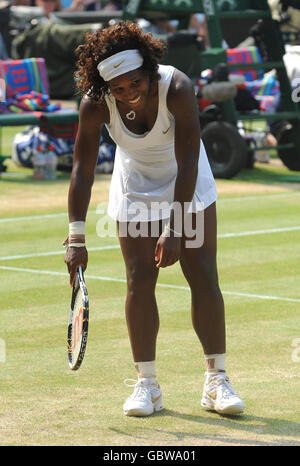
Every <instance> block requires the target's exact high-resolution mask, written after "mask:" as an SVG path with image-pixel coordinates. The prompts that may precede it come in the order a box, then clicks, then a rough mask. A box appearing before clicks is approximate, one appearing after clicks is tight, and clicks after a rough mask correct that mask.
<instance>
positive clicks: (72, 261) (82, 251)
mask: <svg viewBox="0 0 300 466" xmlns="http://www.w3.org/2000/svg"><path fill="white" fill-rule="evenodd" d="M65 263H66V264H67V267H68V272H69V274H70V285H71V286H73V285H74V281H75V277H76V272H77V269H78V267H79V266H81V267H82V270H83V271H85V270H86V267H87V263H88V252H87V249H86V247H85V246H82V247H80V248H77V247H72V246H69V247H68V249H67V252H66V254H65Z"/></svg>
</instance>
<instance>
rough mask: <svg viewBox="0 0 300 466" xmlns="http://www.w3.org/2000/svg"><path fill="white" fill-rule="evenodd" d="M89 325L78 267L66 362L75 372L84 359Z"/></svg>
mask: <svg viewBox="0 0 300 466" xmlns="http://www.w3.org/2000/svg"><path fill="white" fill-rule="evenodd" d="M88 325H89V297H88V293H87V289H86V285H85V281H84V276H83V271H82V268H81V267H78V270H77V273H76V278H75V282H74V285H73V290H72V299H71V310H70V316H69V323H68V361H69V366H70V368H71V369H72V370H73V371H75V370H77V369H78V368H79V367H80V365H81V363H82V360H83V358H84V353H85V349H86V344H87V336H88Z"/></svg>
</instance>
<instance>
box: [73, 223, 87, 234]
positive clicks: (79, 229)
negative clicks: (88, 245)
mask: <svg viewBox="0 0 300 466" xmlns="http://www.w3.org/2000/svg"><path fill="white" fill-rule="evenodd" d="M69 235H70V236H71V235H85V222H71V223H69Z"/></svg>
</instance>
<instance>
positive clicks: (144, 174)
mask: <svg viewBox="0 0 300 466" xmlns="http://www.w3.org/2000/svg"><path fill="white" fill-rule="evenodd" d="M174 70H175V68H174V67H173V66H165V65H160V66H159V74H160V76H161V79H160V80H159V81H158V86H159V100H158V102H159V103H158V105H159V107H158V113H157V119H156V122H155V124H154V126H153V128H152V129H151V131H149V132H147V133H145V134H143V135H139V134H135V133H132V132H131V131H129V130H128V129H127V128H126V126H125V124H124V123H123V121H122V118H121V116H120V114H119V111H118V108H117V105H116V100H115V98H114V97H113V96H112V95H111V94H110V95H107V96H106V97H105V99H106V103H107V106H108V109H109V113H110V123H109V124H108V125H106V127H107V129H108V131H109V134H110V136H111V138H112V139H113V140H114V141H115V143H116V145H117V148H116V154H115V162H114V170H113V174H112V179H111V185H110V194H109V203H108V215H110V216H111V217H112V218H113V219H115V220H119V221H133V220H136V221H156V220H159V219H162V218H168V217H169V216H170V209H171V205H172V202H173V199H174V188H175V181H176V176H177V170H178V169H177V162H176V157H175V150H174V131H175V120H174V117H173V116H172V114H171V113H170V112H169V110H168V108H167V93H168V89H169V86H170V83H171V80H172V76H173V73H174ZM216 199H217V192H216V184H215V180H214V178H213V174H212V172H211V169H210V165H209V162H208V160H207V155H206V151H205V148H204V145H203V143H202V141H201V146H200V157H199V164H198V177H197V182H196V188H195V193H194V197H193V200H192V203H191V206H190V211H193V212H196V211H197V210H202V209H203V208H206V207H208V206H209V205H210V204H212V203H213V202H215V201H216Z"/></svg>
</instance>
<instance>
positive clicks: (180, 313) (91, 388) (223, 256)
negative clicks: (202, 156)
mask: <svg viewBox="0 0 300 466" xmlns="http://www.w3.org/2000/svg"><path fill="white" fill-rule="evenodd" d="M31 175H32V173H31V171H30V170H26V169H19V168H16V167H14V166H13V164H11V163H10V165H9V172H8V173H7V174H3V175H2V177H1V178H0V220H1V218H9V217H10V218H15V217H25V216H27V215H43V214H48V213H50V214H53V213H62V214H64V213H66V202H67V201H66V196H67V191H68V183H69V175H66V174H61V175H60V178H59V179H58V180H56V181H55V182H46V183H42V182H39V183H36V182H34V181H33V180H32V177H31ZM289 175H291V172H288V171H287V169H286V168H285V167H282V166H273V165H270V166H263V165H257V166H256V167H255V168H254V170H245V171H243V172H241V174H240V175H239V176H238V177H237V178H235V179H234V180H227V181H217V185H218V190H219V201H218V222H219V223H218V234H219V240H218V264H219V277H220V284H221V288H222V291H223V293H224V300H225V306H226V318H227V353H228V356H227V371H228V374H229V376H230V379H231V381H232V383H233V386H234V387H235V388H237V390H238V391H239V393H240V394H241V396H242V398H243V399H244V400H245V403H246V410H245V414H244V415H243V416H240V417H221V416H219V415H217V414H215V413H212V412H207V411H205V410H203V409H202V408H201V406H200V398H201V392H202V385H203V379H204V377H203V375H204V361H203V355H202V350H201V348H200V345H199V343H198V341H197V339H196V336H195V334H194V332H193V330H192V326H191V318H190V311H189V307H190V294H189V291H188V290H187V289H185V288H183V289H177V288H164V287H159V286H158V287H157V302H158V306H159V309H160V332H159V337H158V348H157V356H158V357H157V373H158V376H159V381H160V384H161V386H162V389H163V396H164V405H165V410H164V411H162V412H160V413H156V414H155V415H153V416H151V417H150V418H141V419H139V418H126V417H124V415H123V413H122V404H123V401H124V400H125V399H126V398H127V396H129V394H130V393H131V390H132V389H131V388H128V387H126V386H125V385H124V383H123V381H124V379H126V378H134V377H135V376H136V375H135V370H134V367H133V364H132V356H131V351H130V347H129V340H128V336H127V329H126V324H125V318H124V301H125V291H126V285H125V283H124V282H122V281H119V282H118V281H112V280H111V281H110V280H103V278H105V277H111V278H114V279H122V280H124V278H125V271H124V265H123V261H122V258H121V252H120V250H119V249H111V250H103V251H93V252H90V255H89V257H90V259H89V266H88V270H87V272H86V280H87V284H88V290H89V295H90V305H91V315H90V316H91V319H90V326H89V339H88V347H87V352H86V356H85V359H84V361H83V364H82V367H81V368H80V369H79V371H77V372H72V371H70V370H69V368H68V363H67V353H66V330H67V319H68V312H69V300H70V293H71V289H70V287H69V285H68V276H67V271H66V267H65V264H64V262H63V254H64V253H63V250H62V248H61V244H62V241H63V240H64V239H65V237H66V232H67V215H61V216H53V217H50V218H48V219H45V218H40V219H31V220H29V219H23V220H20V219H19V220H16V219H15V220H13V221H10V222H1V221H0V231H1V242H0V296H1V310H0V318H1V330H0V338H1V339H2V342H3V340H4V341H5V344H6V360H5V362H0V399H1V405H0V445H83V444H84V445H103V446H108V445H124V446H127V445H149V446H150V445H160V446H162V445H168V446H179V445H185V446H186V445H229V446H231V445H297V446H299V445H300V440H299V432H300V422H299V409H298V407H299V405H300V390H299V389H300V383H299V364H300V363H299V362H298V363H297V362H296V361H293V358H292V354H293V350H294V349H295V348H294V347H293V346H292V342H293V340H294V339H296V338H299V337H300V330H299V305H300V293H299V281H300V272H299V262H300V252H299V251H300V250H299V247H298V245H299V241H300V230H291V229H290V230H286V231H278V232H268V231H269V230H270V229H281V228H292V227H295V226H300V223H299V198H300V185H299V183H295V182H293V183H289V182H286V181H282V180H281V177H282V176H289ZM293 176H298V175H297V173H294V174H293ZM108 182H109V177H107V176H105V177H103V176H97V177H96V181H95V187H94V191H93V197H92V200H91V210H90V213H89V215H88V227H87V233H88V235H87V241H88V247H89V248H92V247H98V246H103V245H116V244H117V239H116V238H99V237H98V236H97V234H96V225H97V221H98V220H99V218H100V217H99V215H97V214H96V213H95V208H96V206H97V204H98V202H99V199H101V200H102V201H105V199H107V194H108V193H107V184H108ZM250 231H256V232H257V233H256V234H255V235H245V236H234V237H224V235H225V234H227V233H234V234H237V233H243V232H250ZM258 231H261V233H259V232H258ZM60 250H61V253H57V254H55V255H49V256H34V254H37V253H46V252H51V251H60ZM19 254H31V255H32V256H31V257H27V258H19V259H16V258H15V259H12V258H7V259H6V260H3V257H11V256H16V255H19ZM1 267H6V269H3V268H1ZM9 267H14V268H16V269H19V270H9ZM20 269H24V270H20ZM30 269H33V270H36V271H43V272H44V274H42V273H39V272H38V273H30V272H29V270H30ZM47 272H49V274H47ZM50 272H59V273H60V275H57V276H53V275H51V274H50ZM92 277H93V278H92ZM95 277H98V279H97V278H95ZM159 283H160V284H170V285H176V286H177V285H180V286H183V287H186V282H185V280H184V278H183V276H182V273H181V271H180V267H179V266H178V264H176V265H174V266H173V267H170V268H167V269H165V270H162V271H161V273H160V278H159ZM238 293H244V295H242V296H240V295H239V294H238ZM275 298H278V299H275ZM284 298H287V299H290V300H284ZM293 300H294V301H293Z"/></svg>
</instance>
